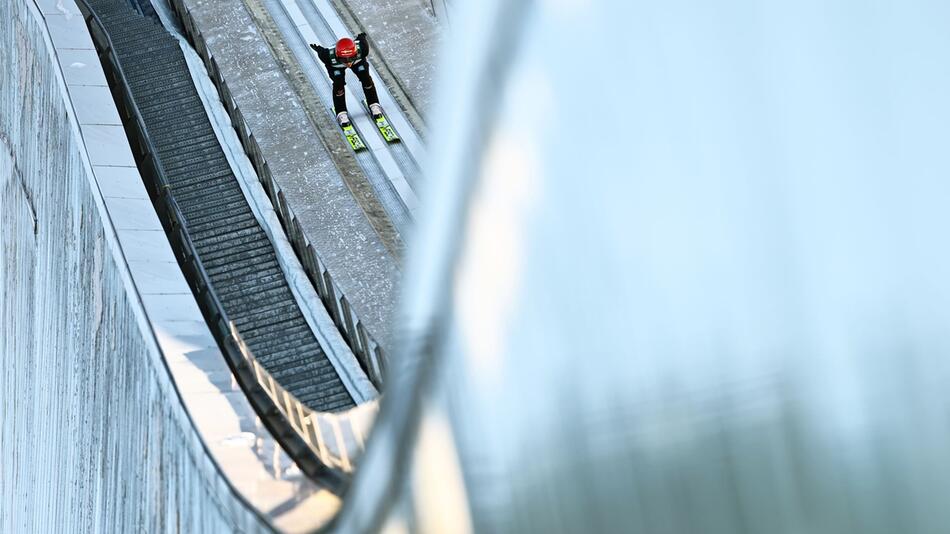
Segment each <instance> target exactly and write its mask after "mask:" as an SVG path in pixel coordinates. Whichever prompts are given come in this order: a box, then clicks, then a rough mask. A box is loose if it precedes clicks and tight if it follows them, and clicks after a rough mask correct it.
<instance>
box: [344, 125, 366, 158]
mask: <svg viewBox="0 0 950 534" xmlns="http://www.w3.org/2000/svg"><path fill="white" fill-rule="evenodd" d="M340 128H341V129H342V130H343V136H344V137H346V142H348V143H349V144H350V147H351V148H352V149H353V151H354V152H359V151H361V150H366V143H364V142H363V138H362V137H360V134H359V133H358V132H357V131H356V128H354V127H353V125H352V124H347V125H346V126H340Z"/></svg>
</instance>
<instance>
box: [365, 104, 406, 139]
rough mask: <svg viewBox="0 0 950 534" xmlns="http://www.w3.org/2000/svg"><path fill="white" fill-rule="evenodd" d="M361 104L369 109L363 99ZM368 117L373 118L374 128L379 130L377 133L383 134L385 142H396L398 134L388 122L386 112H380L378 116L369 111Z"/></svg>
mask: <svg viewBox="0 0 950 534" xmlns="http://www.w3.org/2000/svg"><path fill="white" fill-rule="evenodd" d="M363 106H364V107H365V108H366V110H367V111H369V106H368V105H367V104H366V101H365V100H364V101H363ZM370 117H372V118H373V122H375V123H376V129H378V130H379V134H380V135H382V136H383V139H384V140H386V142H387V143H398V142H399V134H397V133H396V130H395V129H394V128H393V127H392V125H391V124H389V119H387V118H386V114H385V113H382V114H380V115H379V116H378V117H373V113H372V112H370Z"/></svg>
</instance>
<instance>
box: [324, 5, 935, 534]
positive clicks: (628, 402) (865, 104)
mask: <svg viewBox="0 0 950 534" xmlns="http://www.w3.org/2000/svg"><path fill="white" fill-rule="evenodd" d="M459 4H460V5H458V6H457V7H456V10H457V11H458V13H457V16H454V17H453V18H452V19H451V20H452V22H453V31H454V32H455V35H454V37H453V38H451V39H448V41H450V43H451V44H450V45H449V46H450V50H449V51H448V52H447V53H446V55H445V58H446V62H445V63H444V65H443V68H442V71H443V78H444V81H443V93H442V94H443V97H444V98H443V103H442V106H441V107H440V108H438V109H437V110H436V111H435V112H434V114H433V117H434V120H432V121H431V122H432V123H433V124H434V125H435V131H434V132H433V134H432V136H431V139H433V140H438V143H437V144H436V145H435V146H436V147H437V148H438V149H437V150H436V149H433V152H434V153H436V156H435V160H434V161H432V162H431V163H432V164H431V165H430V168H429V170H430V174H429V183H430V184H431V188H430V190H429V192H428V197H427V198H426V199H425V204H426V205H427V206H428V208H427V209H428V211H427V212H425V213H424V215H423V216H422V218H421V228H420V229H419V232H418V233H417V235H416V238H415V242H414V244H413V246H414V248H413V254H412V255H411V257H410V259H409V262H408V268H407V272H408V273H409V274H408V276H409V278H410V279H409V281H408V283H407V291H406V293H407V298H406V302H405V306H404V311H405V319H406V322H407V323H408V324H409V328H408V331H407V332H406V339H407V344H406V350H405V351H404V352H403V353H402V354H401V355H399V358H398V362H397V363H396V364H395V365H394V366H395V367H396V369H395V370H394V371H393V374H394V375H395V376H394V378H393V381H392V386H391V390H390V393H389V394H388V395H389V399H388V400H389V401H390V402H389V405H388V406H385V407H384V411H383V414H382V416H381V418H380V423H379V425H380V426H379V429H378V432H377V435H376V436H375V438H374V441H373V442H371V444H370V449H369V451H368V453H367V457H366V459H365V460H364V466H363V468H362V470H361V472H360V473H359V475H358V476H359V478H358V480H357V481H356V484H355V486H354V490H353V491H354V495H355V498H352V499H350V500H349V501H348V503H349V504H348V509H347V510H346V511H345V513H344V516H343V519H342V520H341V524H342V525H344V526H357V525H359V526H366V525H376V526H382V525H388V524H392V522H393V521H395V522H397V523H398V522H400V521H401V520H400V519H394V518H407V517H408V518H411V519H409V520H406V521H407V522H408V524H410V525H412V529H413V530H418V531H426V532H448V531H453V532H464V531H466V530H472V531H482V532H537V533H552V532H610V531H614V532H616V531H624V532H638V533H639V532H642V533H696V532H703V533H723V534H725V533H768V534H780V533H839V532H840V533H845V532H861V533H865V534H867V533H882V534H883V533H917V532H919V533H931V532H932V533H943V532H948V531H950V512H948V507H947V506H946V504H945V501H946V499H947V496H948V495H950V402H948V401H950V255H948V252H947V250H948V249H947V246H946V235H947V231H948V229H950V209H948V205H950V179H948V177H950V157H948V155H947V154H950V151H948V148H947V147H948V139H950V126H948V125H950V98H948V96H947V95H950V62H948V61H947V51H948V50H950V32H948V31H947V29H948V27H947V21H948V20H950V4H948V3H946V2H935V1H934V2H928V1H921V0H918V1H901V2H897V1H880V2H863V1H841V0H838V1H827V0H821V1H818V0H803V1H799V2H794V3H788V2H778V3H777V2H755V1H725V2H703V1H685V0H672V1H668V2H636V1H634V2H628V1H619V0H618V1H596V0H545V1H535V2H525V1H515V0H490V1H479V2H459ZM449 58H451V60H449ZM413 421H415V422H413ZM387 462H391V463H392V465H393V466H395V467H391V468H390V467H386V465H387ZM400 473H401V474H403V475H405V478H402V477H399V476H397V475H399V474H400ZM394 481H395V482H394ZM400 481H401V482H400ZM380 488H382V489H380ZM378 505H381V506H378Z"/></svg>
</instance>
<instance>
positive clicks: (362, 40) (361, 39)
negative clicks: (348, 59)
mask: <svg viewBox="0 0 950 534" xmlns="http://www.w3.org/2000/svg"><path fill="white" fill-rule="evenodd" d="M353 41H354V42H356V46H357V48H359V50H360V59H366V56H368V55H369V41H367V40H366V33H365V32H363V33H360V34H359V35H357V36H356V39H353Z"/></svg>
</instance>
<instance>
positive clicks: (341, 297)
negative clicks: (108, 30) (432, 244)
mask: <svg viewBox="0 0 950 534" xmlns="http://www.w3.org/2000/svg"><path fill="white" fill-rule="evenodd" d="M171 4H172V6H173V7H174V8H175V11H176V12H177V13H178V17H179V19H180V20H181V21H182V26H183V27H184V28H185V32H186V33H187V34H188V36H189V37H190V39H191V42H192V45H193V46H194V47H195V50H196V51H197V52H198V55H199V56H201V58H202V59H203V60H204V62H205V67H206V68H207V69H208V74H209V75H210V77H211V80H212V81H213V82H214V84H215V87H217V89H218V94H219V96H220V97H221V101H222V102H223V103H224V107H225V109H226V110H227V112H228V115H230V116H231V121H232V123H233V124H234V128H235V130H236V131H237V133H238V137H239V138H240V139H241V144H242V145H243V147H244V151H245V152H246V153H247V155H248V157H249V159H250V160H251V163H252V164H253V165H254V170H255V171H257V176H258V178H259V179H260V181H261V185H263V186H264V190H265V191H266V192H267V195H268V197H270V199H271V202H272V203H273V204H274V207H275V208H276V211H277V215H278V216H279V218H280V222H281V225H282V226H283V228H284V231H285V232H286V233H287V237H288V239H289V240H290V243H291V245H292V246H293V248H294V251H295V252H296V253H297V256H298V258H300V263H301V264H302V265H303V268H304V271H306V273H307V277H308V278H310V282H311V283H312V284H313V286H314V288H315V289H316V291H317V294H318V295H320V299H321V300H322V301H323V304H324V306H326V308H327V311H328V312H329V313H330V316H331V317H332V318H333V322H334V323H336V326H337V328H339V329H340V333H341V334H342V335H343V338H344V339H345V340H346V342H347V344H348V345H349V346H350V349H351V350H352V351H353V354H355V355H356V358H357V360H359V362H360V366H361V367H362V368H363V370H364V371H365V372H366V375H367V376H368V377H369V379H370V381H372V382H373V385H374V386H376V388H377V389H380V390H381V389H382V388H383V381H384V378H385V373H386V355H385V352H384V351H383V348H382V347H381V346H380V344H379V343H378V342H377V341H376V339H375V338H374V337H373V335H372V334H371V333H370V332H369V331H368V330H367V328H366V326H365V325H364V323H363V322H362V321H361V320H360V318H359V316H358V315H357V314H356V312H355V311H354V310H353V308H352V307H351V306H350V303H349V301H348V300H347V298H346V295H345V294H344V293H343V290H342V289H340V287H339V286H338V285H337V284H336V282H334V280H333V277H332V276H331V275H330V271H329V270H328V269H327V266H326V263H325V262H324V261H323V260H322V259H320V255H319V254H318V253H317V251H316V250H315V249H314V247H313V245H312V244H311V243H310V240H309V239H308V238H307V236H306V235H305V234H304V232H303V229H302V228H301V226H300V222H299V221H298V219H297V216H296V215H295V214H294V212H293V210H292V209H291V208H290V205H289V204H288V203H287V200H286V199H285V197H284V194H283V192H282V191H281V189H280V185H278V183H277V181H276V180H274V176H273V174H272V173H271V171H270V166H269V165H268V164H267V160H265V159H264V156H263V153H262V152H261V149H260V146H258V144H257V140H256V139H255V138H254V134H253V133H252V132H251V131H250V128H249V127H248V124H247V122H246V121H245V120H244V115H243V114H242V113H241V110H240V108H239V107H238V105H237V101H235V99H234V98H233V97H232V96H231V91H230V89H228V85H227V83H226V82H225V80H224V77H223V76H222V75H221V70H220V69H219V68H218V63H217V61H216V60H215V58H214V56H213V55H212V54H211V52H210V51H209V50H208V47H207V45H206V44H205V42H204V38H203V37H202V35H201V32H199V31H197V28H196V27H195V25H194V20H193V18H192V17H191V14H190V12H189V11H188V9H187V8H186V7H185V6H184V5H182V3H181V2H178V1H176V0H172V2H171Z"/></svg>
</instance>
